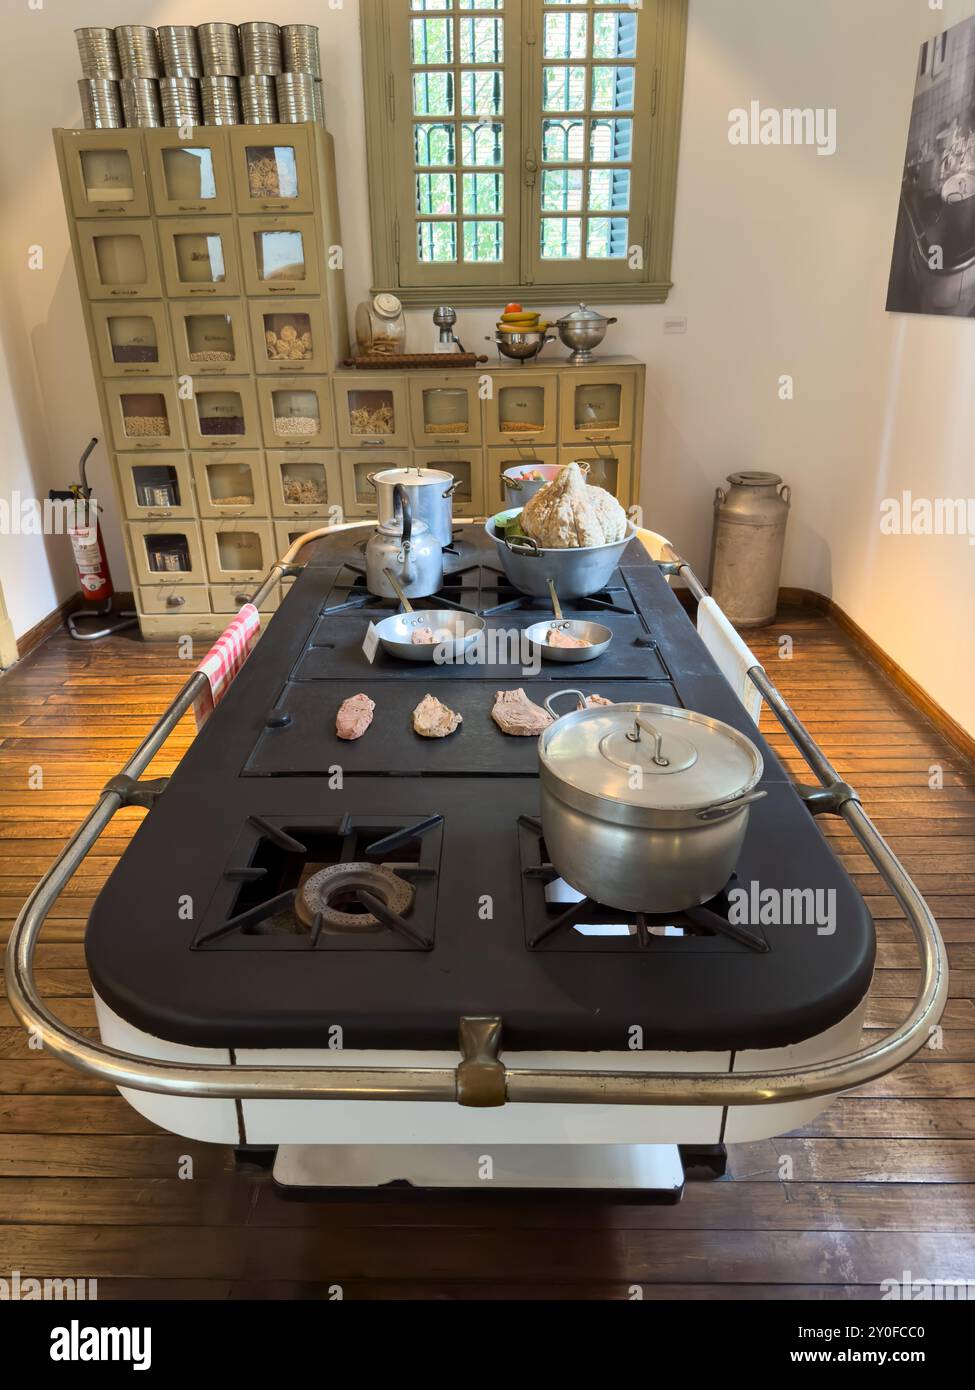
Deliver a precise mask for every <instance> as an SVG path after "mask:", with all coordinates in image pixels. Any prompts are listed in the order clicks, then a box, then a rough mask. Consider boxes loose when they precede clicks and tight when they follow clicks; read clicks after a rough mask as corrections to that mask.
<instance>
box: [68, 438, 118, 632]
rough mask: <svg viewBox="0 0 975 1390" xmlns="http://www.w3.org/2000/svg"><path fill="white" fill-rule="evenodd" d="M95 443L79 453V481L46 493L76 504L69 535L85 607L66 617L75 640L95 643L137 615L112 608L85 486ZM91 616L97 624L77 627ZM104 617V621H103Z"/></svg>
mask: <svg viewBox="0 0 975 1390" xmlns="http://www.w3.org/2000/svg"><path fill="white" fill-rule="evenodd" d="M97 443H98V440H97V438H94V439H91V440H89V442H88V447H87V448H86V449H85V452H84V453H83V454H82V455H81V464H80V474H81V481H80V482H79V483H72V484H71V487H70V489H69V490H68V491H67V492H53V491H52V492H51V493H50V494H49V495H50V498H51V501H52V502H67V501H74V502H75V503H76V504H78V507H77V510H78V514H77V516H76V519H75V525H74V526H73V527H72V528H71V531H70V532H69V534H70V537H71V546H72V549H73V551H74V559H75V565H76V567H77V570H78V579H79V581H80V583H81V593H82V597H83V598H84V600H85V607H84V609H83V610H82V611H81V612H78V613H69V614H68V618H67V624H68V632H69V633H70V634H71V636H72V637H73V638H75V640H76V641H78V642H95V641H97V640H98V638H100V637H111V636H112V634H113V633H116V632H124V630H125V629H126V628H129V627H135V626H136V624H137V623H138V617H137V615H136V614H135V613H134V612H133V613H113V611H112V596H113V594H114V593H115V588H114V586H113V584H112V576H111V572H110V570H109V568H108V555H107V554H106V551H105V542H104V540H103V539H102V536H101V533H100V531H99V529H98V514H97V503H96V504H94V506H93V504H92V498H91V488H90V487H89V486H88V472H87V469H88V460H89V458H90V457H91V453H92V450H93V449H94V448H95V445H96V444H97ZM92 521H94V527H93V526H92V524H91V523H92ZM92 618H94V619H97V621H98V626H97V627H95V628H90V627H87V626H86V627H81V626H79V624H80V623H88V622H89V621H90V620H91V619H92ZM105 619H107V621H104V620H105Z"/></svg>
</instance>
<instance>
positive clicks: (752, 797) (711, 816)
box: [696, 791, 768, 821]
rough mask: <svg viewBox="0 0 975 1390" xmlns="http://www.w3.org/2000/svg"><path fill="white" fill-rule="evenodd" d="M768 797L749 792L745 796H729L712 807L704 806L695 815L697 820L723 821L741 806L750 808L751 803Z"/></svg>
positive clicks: (763, 794)
mask: <svg viewBox="0 0 975 1390" xmlns="http://www.w3.org/2000/svg"><path fill="white" fill-rule="evenodd" d="M766 796H768V792H761V791H759V792H749V793H748V795H747V796H729V797H728V798H727V799H726V800H724V801H716V802H715V803H714V804H713V805H712V806H705V807H704V809H703V810H702V811H698V812H697V813H696V815H697V819H698V820H704V821H711V820H723V819H724V818H725V817H726V816H730V815H733V814H734V812H735V811H738V810H740V809H741V807H742V806H750V805H751V804H752V802H753V801H761V800H762V799H763V797H766Z"/></svg>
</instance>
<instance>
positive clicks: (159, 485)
mask: <svg viewBox="0 0 975 1390" xmlns="http://www.w3.org/2000/svg"><path fill="white" fill-rule="evenodd" d="M132 482H133V485H134V486H135V495H136V498H137V499H138V502H139V505H140V506H142V507H178V506H179V505H180V500H181V498H180V490H179V475H178V474H177V472H176V469H175V468H167V467H165V466H161V465H159V464H137V465H136V466H135V468H133V469H132Z"/></svg>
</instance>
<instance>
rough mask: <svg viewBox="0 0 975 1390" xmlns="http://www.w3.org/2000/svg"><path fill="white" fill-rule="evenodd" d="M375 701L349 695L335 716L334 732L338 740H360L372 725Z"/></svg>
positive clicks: (367, 697) (365, 697)
mask: <svg viewBox="0 0 975 1390" xmlns="http://www.w3.org/2000/svg"><path fill="white" fill-rule="evenodd" d="M375 708H376V702H375V700H370V698H369V696H368V695H350V696H349V698H348V699H347V700H343V701H342V704H341V705H340V706H339V712H338V714H337V715H336V716H335V732H336V734H337V735H338V737H339V738H344V739H354V738H361V737H362V735H363V734H364V733H365V732H366V730H367V729H368V727H369V725H370V724H371V723H372V716H373V711H374V710H375Z"/></svg>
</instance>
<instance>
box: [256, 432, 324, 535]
mask: <svg viewBox="0 0 975 1390" xmlns="http://www.w3.org/2000/svg"><path fill="white" fill-rule="evenodd" d="M267 471H268V486H269V489H270V494H271V514H272V515H273V516H285V517H288V516H291V517H295V516H311V517H320V518H321V524H322V525H327V524H328V523H329V522H331V521H341V519H342V517H341V510H342V476H341V473H340V471H339V460H338V455H337V454H335V453H323V452H321V451H320V450H317V449H311V450H298V449H294V450H292V449H269V450H268V451H267ZM333 513H334V514H333Z"/></svg>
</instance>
